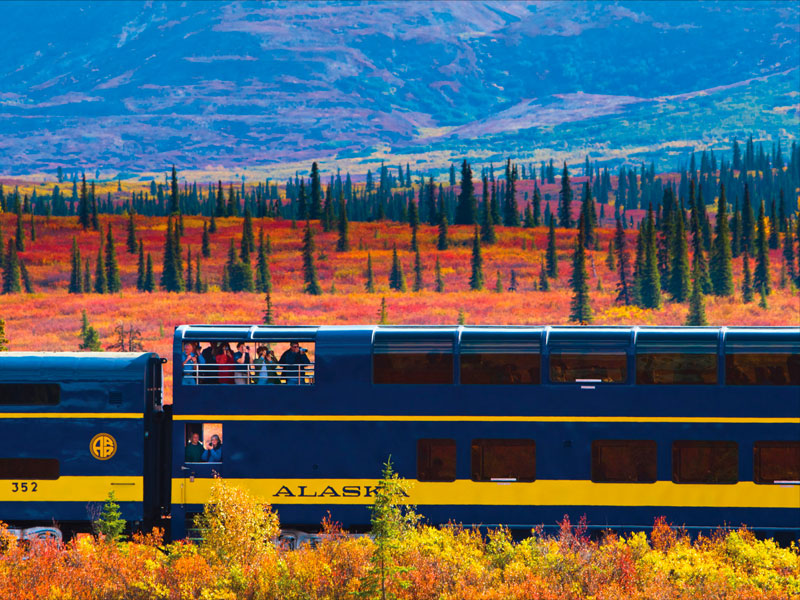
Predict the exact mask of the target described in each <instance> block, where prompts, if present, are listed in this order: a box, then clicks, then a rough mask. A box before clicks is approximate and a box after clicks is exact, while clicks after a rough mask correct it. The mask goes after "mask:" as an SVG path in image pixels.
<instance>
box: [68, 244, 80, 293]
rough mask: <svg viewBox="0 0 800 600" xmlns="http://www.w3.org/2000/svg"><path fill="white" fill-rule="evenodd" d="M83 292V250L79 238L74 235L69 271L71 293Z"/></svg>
mask: <svg viewBox="0 0 800 600" xmlns="http://www.w3.org/2000/svg"><path fill="white" fill-rule="evenodd" d="M81 292H83V280H82V278H81V251H80V249H79V248H78V240H76V239H75V236H72V256H71V258H70V272H69V293H70V294H80V293H81Z"/></svg>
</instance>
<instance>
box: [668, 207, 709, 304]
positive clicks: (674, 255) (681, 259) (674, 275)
mask: <svg viewBox="0 0 800 600" xmlns="http://www.w3.org/2000/svg"><path fill="white" fill-rule="evenodd" d="M676 217H677V218H676V219H675V222H674V224H673V226H672V240H671V243H670V246H671V247H672V249H671V251H670V257H671V261H670V264H669V265H668V268H669V282H668V285H667V290H668V291H669V294H670V296H671V297H672V300H673V302H685V301H686V299H687V298H688V297H689V291H690V288H689V285H690V282H689V248H688V245H687V243H686V230H685V229H684V216H683V210H682V209H678V211H677V214H676ZM701 285H702V283H701Z"/></svg>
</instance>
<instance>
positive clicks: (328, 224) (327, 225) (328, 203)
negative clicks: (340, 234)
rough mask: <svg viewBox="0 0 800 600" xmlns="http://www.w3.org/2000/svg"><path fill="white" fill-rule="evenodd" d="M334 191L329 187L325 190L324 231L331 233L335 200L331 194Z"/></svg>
mask: <svg viewBox="0 0 800 600" xmlns="http://www.w3.org/2000/svg"><path fill="white" fill-rule="evenodd" d="M332 193H333V190H332V189H331V186H330V185H328V187H327V188H325V204H324V206H323V208H322V231H330V230H331V229H333V198H332V197H331V194H332Z"/></svg>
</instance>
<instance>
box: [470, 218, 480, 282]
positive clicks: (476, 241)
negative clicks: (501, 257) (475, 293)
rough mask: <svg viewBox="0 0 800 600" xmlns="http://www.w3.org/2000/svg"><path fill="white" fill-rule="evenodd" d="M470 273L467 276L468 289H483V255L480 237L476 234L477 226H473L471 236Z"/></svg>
mask: <svg viewBox="0 0 800 600" xmlns="http://www.w3.org/2000/svg"><path fill="white" fill-rule="evenodd" d="M471 266H472V273H471V275H470V277H469V289H471V290H482V289H483V255H482V254H481V238H480V236H479V235H478V228H477V227H476V228H475V235H474V237H473V238H472V261H471Z"/></svg>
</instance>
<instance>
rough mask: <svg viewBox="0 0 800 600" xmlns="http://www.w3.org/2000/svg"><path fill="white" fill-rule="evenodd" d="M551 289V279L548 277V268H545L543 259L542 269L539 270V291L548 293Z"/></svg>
mask: <svg viewBox="0 0 800 600" xmlns="http://www.w3.org/2000/svg"><path fill="white" fill-rule="evenodd" d="M549 289H550V278H549V277H547V267H545V264H544V259H542V264H541V268H540V269H539V291H540V292H546V291H548V290H549Z"/></svg>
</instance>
